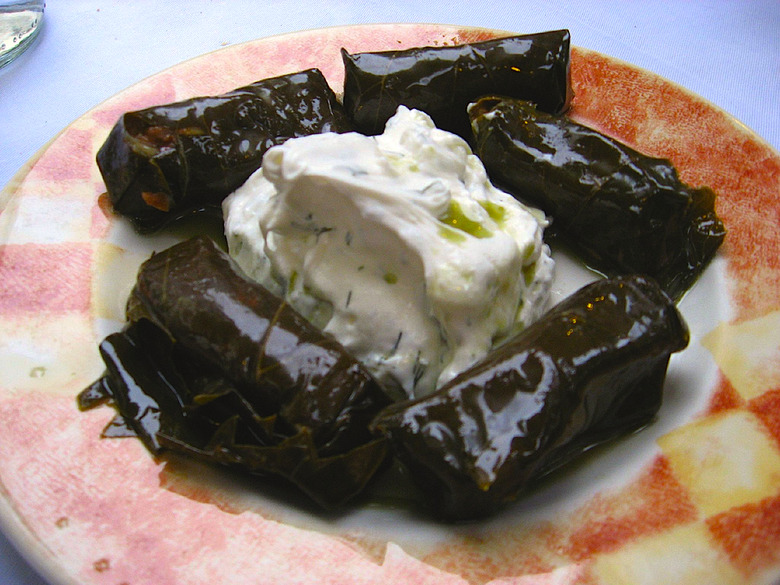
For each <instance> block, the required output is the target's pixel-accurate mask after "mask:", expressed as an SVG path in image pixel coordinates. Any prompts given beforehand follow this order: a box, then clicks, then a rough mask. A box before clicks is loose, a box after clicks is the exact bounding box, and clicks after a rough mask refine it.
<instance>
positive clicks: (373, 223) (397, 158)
mask: <svg viewBox="0 0 780 585" xmlns="http://www.w3.org/2000/svg"><path fill="white" fill-rule="evenodd" d="M223 209H224V215H225V233H226V236H227V240H228V245H229V250H230V254H231V255H232V256H233V257H234V258H235V259H236V261H237V262H238V263H239V265H240V266H241V267H242V268H243V269H244V270H245V271H246V272H247V274H249V275H250V276H251V277H253V278H255V279H257V280H258V281H259V282H261V283H262V284H264V285H265V286H267V287H269V288H270V289H271V290H274V291H275V292H277V293H279V294H281V295H284V296H285V297H286V298H287V300H288V302H289V303H290V304H291V305H292V306H294V307H295V308H296V309H297V310H299V311H300V312H301V313H303V314H304V315H305V316H306V317H307V318H308V319H309V320H310V321H312V322H313V323H314V324H315V325H317V326H319V327H320V328H321V329H323V330H324V331H326V332H328V333H330V334H332V335H333V336H335V337H336V338H337V339H338V340H339V341H340V342H341V343H342V344H343V345H344V346H345V347H346V348H347V350H349V351H350V352H351V353H352V355H354V356H355V357H356V358H357V359H359V360H360V361H362V362H363V363H364V364H365V365H366V366H367V367H368V368H369V370H371V371H372V372H373V373H374V375H375V376H376V377H377V378H378V379H379V381H380V382H383V383H384V384H385V385H387V386H388V387H390V388H400V389H402V390H403V392H404V393H405V394H406V395H407V396H421V395H424V394H427V393H430V392H432V391H433V390H434V389H435V388H436V387H437V386H439V385H441V384H443V383H444V382H446V381H447V380H449V379H451V378H452V377H454V376H455V375H456V374H457V373H459V372H460V371H462V370H463V369H465V368H466V367H468V366H469V365H471V364H473V363H474V362H475V361H477V360H478V359H480V358H481V357H483V356H484V355H485V354H486V353H487V352H488V351H489V350H490V348H491V347H492V346H493V345H494V344H497V343H500V342H501V340H502V339H503V338H505V337H506V336H508V335H510V334H512V333H514V332H516V331H518V330H519V329H521V328H522V327H523V326H524V325H525V324H528V323H530V322H531V321H533V320H535V319H536V318H538V317H539V316H540V315H541V314H542V313H543V312H544V311H545V310H546V309H547V308H548V298H549V292H550V285H551V281H552V276H553V260H552V258H551V256H550V250H549V248H548V247H547V246H546V245H545V244H544V243H543V242H542V232H543V228H544V227H545V226H546V225H547V222H546V220H545V218H544V216H543V214H542V213H541V212H539V211H538V210H533V209H530V208H528V207H526V206H524V205H522V204H520V203H518V202H517V201H516V200H515V199H514V198H513V197H511V196H510V195H508V194H506V193H504V192H503V191H500V190H498V189H496V188H495V187H493V186H492V185H491V184H490V182H489V181H488V179H487V176H486V173H485V170H484V167H483V166H482V163H481V162H480V160H479V159H478V158H477V157H476V156H475V155H474V154H472V152H471V150H470V148H469V146H468V144H467V143H466V142H465V141H464V140H462V139H461V138H460V137H458V136H456V135H454V134H450V133H448V132H444V131H442V130H439V129H437V128H435V127H434V125H433V122H432V121H431V119H430V118H429V117H428V116H427V115H426V114H424V113H422V112H419V111H416V110H409V109H407V108H405V107H403V106H402V107H400V108H399V110H398V112H397V113H396V115H395V116H394V117H393V118H391V119H390V120H389V121H388V123H387V127H386V129H385V132H384V134H382V135H380V136H374V137H368V136H363V135H360V134H357V133H348V134H320V135H313V136H307V137H303V138H296V139H292V140H289V141H287V142H285V143H284V144H282V145H280V146H276V147H274V148H271V149H270V150H269V151H268V152H267V153H266V154H265V157H264V158H263V166H262V169H261V170H259V171H257V172H256V173H255V174H254V175H252V176H251V177H250V178H249V179H248V180H247V182H246V183H245V184H244V185H243V186H242V187H241V188H239V189H238V190H237V191H236V192H235V193H233V194H232V195H230V196H229V197H228V198H227V199H226V200H225V202H224V205H223Z"/></svg>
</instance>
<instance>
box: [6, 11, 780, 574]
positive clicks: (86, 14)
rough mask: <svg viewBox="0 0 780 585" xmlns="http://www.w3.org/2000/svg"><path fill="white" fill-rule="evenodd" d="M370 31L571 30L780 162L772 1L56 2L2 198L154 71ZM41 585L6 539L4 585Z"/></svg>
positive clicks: (776, 18)
mask: <svg viewBox="0 0 780 585" xmlns="http://www.w3.org/2000/svg"><path fill="white" fill-rule="evenodd" d="M376 22H432V23H434V22H435V23H445V24H463V25H475V26H483V27H491V28H498V29H505V30H511V31H516V32H522V33H530V32H538V31H543V30H551V29H559V28H568V29H569V30H570V31H571V34H572V42H573V43H574V44H575V45H578V46H581V47H586V48H589V49H594V50H597V51H600V52H602V53H605V54H609V55H612V56H615V57H618V58H620V59H623V60H625V61H628V62H630V63H633V64H635V65H639V66H641V67H644V68H646V69H649V70H651V71H653V72H655V73H658V74H660V75H662V76H663V77H665V78H667V79H670V80H673V81H675V82H677V83H679V84H681V85H683V86H685V87H687V88H688V89H690V90H692V91H694V92H696V93H698V94H699V95H701V96H703V97H705V98H706V99H708V100H709V101H710V102H712V103H714V104H715V105H717V106H719V107H720V108H722V109H724V110H726V111H727V112H728V113H730V114H731V115H732V116H734V117H735V118H737V119H738V120H740V121H741V122H742V123H744V124H745V125H746V126H748V127H750V128H751V129H752V130H754V131H755V132H756V133H757V134H758V135H760V136H761V137H763V138H764V139H765V140H766V141H768V142H769V143H770V144H771V145H772V146H774V148H775V149H778V150H780V2H778V1H777V0H762V1H737V0H731V1H715V0H706V1H702V0H698V1H696V2H694V1H679V2H671V1H669V2H664V1H660V0H643V1H642V2H633V1H631V2H627V1H625V0H616V1H604V2H595V1H584V0H558V1H556V2H554V3H547V2H540V1H536V2H529V1H526V0H491V1H489V2H487V1H481V0H480V1H474V0H465V1H463V0H461V1H458V2H445V1H443V0H426V1H425V2H419V1H417V0H400V1H396V2H388V1H387V0H361V1H358V0H330V1H329V2H310V1H308V0H266V1H258V0H179V1H171V0H135V1H133V2H129V1H127V0H124V1H123V0H48V2H47V7H46V13H45V17H44V28H43V29H42V31H41V34H40V36H39V38H38V40H37V41H36V44H35V45H34V46H33V47H32V48H31V49H30V50H28V51H27V52H26V53H25V54H23V55H22V56H21V57H20V58H19V59H18V60H17V61H16V62H14V63H12V64H11V65H10V66H8V67H6V68H5V69H2V70H0V187H3V186H5V185H6V184H7V183H8V182H9V181H10V180H11V178H12V177H13V175H14V174H15V173H16V171H17V170H18V169H19V167H21V166H22V164H24V162H25V161H26V160H28V159H29V158H30V157H32V156H33V155H34V154H35V153H36V151H38V150H39V149H40V148H42V147H43V146H44V145H45V144H46V143H47V142H48V141H49V140H50V139H51V138H52V137H53V136H55V135H56V134H57V133H58V132H59V131H61V130H62V129H63V128H65V127H66V126H68V125H69V124H70V123H71V122H72V121H74V120H75V119H77V118H78V117H80V116H81V115H82V114H84V113H85V112H87V111H88V110H90V109H91V108H93V107H94V106H96V105H98V104H99V103H100V102H102V101H103V100H105V99H106V98H108V97H110V96H112V95H113V94H115V93H117V92H119V91H121V90H122V89H124V88H125V87H127V86H129V85H131V84H133V83H135V82H137V81H139V80H141V79H143V78H145V77H147V76H149V75H151V74H153V73H156V72H157V71H160V70H162V69H165V68H167V67H170V66H172V65H175V64H176V63H179V62H181V61H184V60H186V59H189V58H191V57H195V56H197V55H200V54H203V53H207V52H210V51H213V50H216V49H220V48H222V47H224V46H226V45H228V44H236V43H240V42H243V41H248V40H252V39H256V38H260V37H264V36H269V35H276V34H280V33H286V32H292V31H296V30H301V29H311V28H319V27H326V26H335V25H343V24H361V23H376ZM0 424H2V421H0ZM0 465H2V462H0ZM45 583H46V582H45V581H44V580H43V579H42V578H41V577H40V576H38V574H37V573H36V571H35V569H34V568H33V567H32V566H31V565H30V564H29V562H28V560H27V559H25V558H24V557H23V556H22V555H20V554H19V552H17V550H16V549H15V547H14V544H13V543H12V542H11V541H9V539H8V538H7V537H6V536H4V535H3V533H2V532H0V584H3V585H44V584H45Z"/></svg>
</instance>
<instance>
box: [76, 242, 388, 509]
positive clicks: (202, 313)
mask: <svg viewBox="0 0 780 585" xmlns="http://www.w3.org/2000/svg"><path fill="white" fill-rule="evenodd" d="M127 315H128V325H127V326H126V327H125V329H123V330H122V331H120V332H117V333H114V334H112V335H110V336H108V337H107V338H106V339H105V340H104V341H103V342H102V343H101V345H100V352H101V356H102V358H103V361H104V362H105V364H106V373H105V375H104V376H103V377H102V378H101V379H99V380H98V381H96V382H95V383H94V384H93V385H92V386H90V387H89V388H87V389H85V390H84V391H83V392H82V394H81V395H80V397H79V404H80V406H81V407H82V408H90V407H92V406H95V405H97V404H100V403H102V402H105V401H106V400H110V401H111V402H112V403H113V405H114V406H115V407H116V409H117V410H118V412H119V416H120V421H119V423H117V422H114V423H112V425H110V427H111V429H112V430H111V431H110V432H109V434H115V433H114V432H113V431H114V430H115V429H116V428H117V426H122V424H124V426H125V427H127V428H128V429H129V430H131V431H132V432H133V434H134V435H136V436H137V437H138V438H139V439H141V440H142V441H143V442H144V444H145V445H146V446H147V447H148V448H149V450H150V451H151V452H152V453H155V454H157V453H161V452H163V451H166V450H168V451H174V452H179V453H183V454H186V455H189V456H193V457H196V458H198V459H201V460H204V461H208V462H211V463H219V464H222V465H226V466H230V467H236V468H238V469H241V470H243V471H247V472H249V473H252V474H257V475H269V476H273V477H276V478H282V479H283V480H286V481H288V482H292V483H293V484H294V485H296V486H297V487H298V488H300V490H302V491H303V492H304V493H306V494H307V495H308V496H309V497H310V498H311V499H312V500H314V501H315V502H317V503H318V504H320V505H321V506H323V507H325V508H337V507H339V506H341V505H342V504H344V503H345V502H346V501H348V500H349V499H351V498H353V497H354V496H356V495H357V494H359V493H360V492H362V491H363V489H364V488H365V486H366V485H367V484H368V483H369V481H370V480H371V479H372V477H374V475H375V474H376V472H377V471H378V470H379V469H381V468H382V466H383V465H384V464H385V463H386V461H387V454H388V449H387V446H386V441H385V440H384V439H382V438H377V437H376V436H374V435H373V434H372V433H371V431H370V430H369V427H368V425H369V422H370V420H371V419H372V418H373V417H374V416H375V414H376V413H377V412H378V411H379V410H380V409H381V408H383V407H384V406H387V405H388V404H389V403H390V401H389V399H388V398H387V397H386V395H385V393H384V392H383V390H382V388H381V387H380V386H379V385H378V384H377V382H376V381H375V380H374V379H373V378H372V377H371V375H370V374H369V373H368V372H367V371H366V370H365V369H364V368H363V367H362V366H361V365H360V364H359V363H358V362H356V361H355V360H354V358H352V357H351V356H350V355H349V354H347V352H346V351H345V350H344V349H343V347H342V346H341V345H340V344H339V343H338V342H337V341H335V339H333V338H332V337H330V336H328V335H326V334H323V333H321V332H320V331H319V330H317V329H316V328H315V327H313V326H312V325H311V324H310V323H309V322H308V321H306V320H305V319H304V318H303V317H302V316H300V315H299V314H298V313H297V312H295V311H294V310H293V309H292V308H291V307H290V306H289V305H287V304H286V303H285V302H284V300H282V299H280V298H278V297H276V296H275V295H273V294H271V293H270V292H269V291H267V290H266V289H265V288H263V287H262V286H260V285H258V284H256V283H254V282H252V281H250V280H248V279H247V278H246V277H245V276H244V275H243V273H241V272H240V270H239V269H238V268H237V267H236V265H235V264H234V263H233V261H232V259H231V258H230V257H229V256H228V255H227V254H225V253H224V252H223V251H222V250H220V249H219V248H217V246H216V245H215V244H214V243H213V242H212V241H211V240H209V239H207V238H205V237H197V238H192V239H190V240H185V241H184V242H182V243H179V244H176V245H175V246H173V247H171V248H169V249H167V250H165V251H163V252H161V253H158V254H155V255H153V256H152V257H151V258H150V259H148V260H147V261H146V262H145V263H144V264H143V265H142V266H141V268H140V270H139V273H138V278H137V282H136V286H135V288H134V290H133V293H132V294H131V297H130V300H129V301H128V308H127ZM120 434H121V433H120Z"/></svg>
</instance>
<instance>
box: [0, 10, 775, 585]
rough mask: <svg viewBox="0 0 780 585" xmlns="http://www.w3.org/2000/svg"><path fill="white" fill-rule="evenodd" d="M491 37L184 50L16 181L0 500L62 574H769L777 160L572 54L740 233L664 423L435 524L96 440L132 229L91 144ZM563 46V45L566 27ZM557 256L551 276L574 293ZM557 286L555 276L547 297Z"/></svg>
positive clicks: (94, 579)
mask: <svg viewBox="0 0 780 585" xmlns="http://www.w3.org/2000/svg"><path fill="white" fill-rule="evenodd" d="M500 34H502V33H501V32H499V31H488V30H480V29H472V28H459V27H450V26H438V25H380V26H377V25H371V26H355V27H345V28H333V29H325V30H316V31H308V32H301V33H296V34H291V35H285V36H280V37H275V38H269V39H262V40H258V41H254V42H249V43H246V44H242V45H236V46H232V47H229V48H226V49H223V50H221V51H217V52H215V53H212V54H209V55H205V56H203V57H199V58H197V59H194V60H192V61H188V62H185V63H182V64H180V65H177V66H175V67H173V68H171V69H169V70H167V71H164V72H162V73H160V74H157V75H155V76H153V77H151V78H149V79H146V80H144V81H142V82H140V83H138V84H137V85H134V86H133V87H131V88H129V89H127V90H125V91H123V92H122V93H120V94H119V95H117V96H115V97H114V98H112V99H110V100H108V101H107V102H105V103H104V104H102V105H100V106H98V107H97V108H95V109H94V110H92V111H90V112H89V113H87V114H85V115H84V116H83V117H81V118H79V119H78V120H76V121H75V122H74V123H73V124H72V125H70V126H69V127H68V128H67V129H66V130H65V131H64V132H62V133H61V134H60V135H59V136H57V137H56V138H55V139H54V140H53V141H52V142H51V143H50V144H49V145H48V146H47V147H46V148H45V149H44V151H43V152H42V153H40V154H39V155H38V156H37V157H36V158H35V159H34V160H32V161H30V163H29V164H28V165H27V166H26V167H25V168H24V169H23V170H22V171H21V172H20V173H19V175H18V177H17V179H15V181H14V182H13V183H12V184H11V185H10V187H9V189H8V190H7V191H6V193H5V194H4V198H3V203H4V210H3V212H2V216H1V217H0V243H1V246H0V283H2V284H0V287H2V288H1V289H0V290H2V293H1V295H0V348H2V349H0V360H1V363H0V421H2V422H0V494H1V496H2V497H1V498H0V509H1V510H2V516H3V519H4V523H5V529H6V530H7V531H8V532H9V533H10V534H11V535H12V537H13V538H14V540H15V541H16V542H17V543H18V544H19V546H20V547H21V548H22V550H23V551H24V552H25V553H26V554H27V555H28V557H29V558H31V560H32V562H33V563H34V564H35V565H36V567H38V568H39V570H41V571H42V573H43V574H44V575H45V576H46V577H47V578H48V579H50V580H51V581H52V582H53V583H57V584H62V585H70V584H80V585H91V584H96V585H97V584H100V585H103V584H111V585H141V584H150V585H172V584H180V583H187V584H188V585H199V584H203V585H212V584H214V583H219V584H222V585H228V584H233V583H235V584H241V585H245V584H251V583H275V584H293V583H319V584H327V583H338V584H339V585H351V584H358V583H360V584H364V583H404V584H411V585H414V584H434V583H435V584H453V585H454V584H459V585H463V584H480V585H482V584H487V583H490V584H493V585H498V584H502V585H509V584H514V585H529V584H552V583H555V584H573V583H583V584H602V583H603V584H628V583H643V584H651V583H652V584H655V583H657V584H667V583H678V584H681V583H691V584H692V583H697V584H698V583H707V582H718V583H724V584H731V583H738V584H744V583H771V582H775V580H776V579H777V578H778V576H779V575H780V295H779V294H778V291H780V238H779V237H778V235H779V234H778V231H779V230H780V189H779V187H778V186H779V185H780V155H779V154H778V153H777V152H776V151H774V150H773V149H772V148H771V147H770V146H768V145H767V144H766V143H765V142H763V141H762V140H761V139H760V138H758V137H757V136H756V135H755V134H753V133H752V132H751V131H750V130H748V129H747V128H745V127H744V126H742V125H740V124H739V123H738V122H736V121H735V120H734V119H732V118H731V117H730V116H729V115H727V114H726V113H724V112H723V111H720V110H718V109H717V108H715V107H713V106H712V105H711V104H709V103H707V102H705V101H704V100H702V99H701V98H699V97H697V96H695V95H692V94H691V93H689V92H687V91H686V90H684V89H682V88H680V87H678V86H676V85H674V84H672V83H670V82H668V81H665V80H664V79H661V78H659V77H657V76H656V75H654V74H651V73H649V72H647V71H643V70H640V69H637V68H636V67H633V66H631V65H628V64H626V63H622V62H619V61H616V60H615V59H612V58H609V57H606V56H603V55H600V54H597V53H594V52H591V51H588V50H584V49H579V48H575V49H574V50H573V56H572V76H573V84H574V91H575V95H576V97H575V100H574V106H573V115H574V116H575V117H576V118H577V119H579V120H580V121H583V122H586V123H588V124H590V125H593V126H595V127H597V128H599V129H600V130H602V131H604V132H606V133H608V134H611V135H613V136H615V137H617V138H619V139H621V140H623V141H625V142H627V143H629V144H631V145H633V146H634V147H636V148H638V149H640V150H642V151H644V152H646V153H648V154H651V155H657V156H665V157H668V158H670V159H671V160H672V161H673V162H674V163H675V164H676V166H677V167H678V169H679V170H680V173H681V175H682V178H683V179H684V180H685V181H686V182H688V183H692V184H695V185H700V184H706V185H710V186H711V187H712V188H714V189H715V191H716V192H717V193H718V194H719V199H718V204H717V205H718V212H719V214H720V215H721V217H722V218H723V219H724V220H725V223H726V225H727V227H728V229H729V233H728V236H727V239H726V243H725V244H724V246H723V248H722V250H721V251H720V253H719V255H718V257H717V258H716V260H715V262H714V263H713V264H712V265H711V266H710V267H709V268H708V270H707V271H706V272H705V274H704V276H703V277H702V279H701V280H700V281H699V282H698V283H697V284H696V286H695V287H694V288H693V290H692V291H691V292H690V293H689V294H688V295H687V296H686V297H685V298H684V299H683V301H682V303H681V305H680V306H681V310H682V312H683V314H684V315H685V317H686V319H687V320H688V322H689V324H690V326H691V330H692V341H691V345H690V347H689V348H688V349H686V350H685V351H684V352H682V353H680V354H677V355H675V356H674V358H673V360H672V363H671V365H670V370H669V377H668V382H667V386H666V393H665V397H666V398H665V403H664V406H663V408H662V410H661V412H660V414H659V417H658V420H657V421H656V422H655V423H654V424H652V425H651V426H650V427H649V428H647V429H645V430H644V431H642V432H641V433H638V434H635V435H632V436H630V437H627V438H625V439H624V440H621V441H618V442H617V443H615V444H613V445H612V446H609V447H606V448H601V449H597V450H595V451H593V452H591V453H589V454H588V455H587V456H586V457H585V458H584V459H583V460H582V461H580V462H578V463H577V464H575V465H573V466H571V467H570V468H568V469H566V470H564V471H562V472H560V473H557V474H556V475H555V476H554V477H551V478H549V479H548V480H545V481H544V482H543V483H542V484H540V485H539V486H538V487H537V488H536V489H534V491H533V492H532V493H530V494H528V495H527V497H525V498H523V499H522V500H520V501H519V502H517V504H516V505H514V506H512V507H510V508H509V509H508V510H506V511H505V513H503V514H500V515H499V516H498V517H496V518H492V519H490V520H486V521H483V522H477V523H471V524H466V525H456V526H447V525H441V524H436V523H435V522H432V521H431V520H430V519H428V518H427V517H425V516H424V515H421V514H418V513H417V512H415V511H413V509H412V508H411V507H409V506H404V505H403V504H400V505H391V504H388V503H387V501H388V500H387V498H378V500H382V501H383V502H384V503H382V504H378V503H377V504H372V505H368V504H367V505H361V506H358V507H357V508H356V509H354V510H351V511H349V512H347V513H345V514H343V515H339V516H323V515H320V514H317V513H315V512H313V511H311V510H309V509H307V508H306V507H305V506H300V505H297V504H296V503H294V502H291V501H290V499H289V498H288V497H286V496H285V495H284V494H279V493H274V492H272V491H271V490H270V489H266V488H264V487H263V486H262V485H256V484H252V482H250V481H247V480H245V479H241V478H238V477H235V476H232V475H229V474H227V473H223V472H222V471H217V470H211V469H207V468H203V467H199V466H197V465H195V464H192V463H187V462H183V461H168V462H160V461H155V460H153V459H152V458H151V457H150V456H149V455H148V454H147V452H146V451H145V450H144V448H143V447H142V446H141V444H140V442H138V441H135V440H132V439H113V440H111V439H100V438H99V437H100V433H101V430H102V429H103V427H104V425H105V424H106V423H107V422H108V421H109V419H110V418H111V417H112V415H113V411H112V410H111V409H110V408H98V409H95V410H92V411H89V412H86V413H81V412H79V411H78V410H77V409H76V404H75V396H76V394H77V393H78V392H79V391H80V390H81V389H82V388H83V387H85V386H86V385H87V384H89V383H90V382H92V381H93V380H94V379H95V378H97V377H98V376H99V375H100V374H101V373H102V363H101V361H100V359H99V356H98V352H97V344H98V342H99V341H100V340H101V339H102V337H103V336H104V335H105V334H106V333H108V332H109V331H112V330H115V329H117V328H118V327H120V326H121V320H122V309H123V304H124V300H125V298H126V295H127V292H128V290H129V287H130V286H131V284H132V281H133V278H134V273H135V270H136V268H137V266H138V264H139V263H140V262H141V260H142V259H144V258H145V257H146V255H148V253H149V252H151V251H152V250H154V249H160V248H162V247H163V246H166V245H168V244H169V243H172V241H173V238H174V237H175V236H171V235H168V236H159V237H154V238H142V237H140V236H137V235H136V234H134V233H133V232H132V230H130V229H129V228H128V227H127V224H126V223H125V222H124V221H122V220H117V219H116V218H113V217H111V216H110V214H109V213H107V211H106V210H105V209H104V208H103V207H102V206H101V205H100V204H99V200H100V199H99V195H100V194H101V193H102V192H103V190H104V187H103V184H102V181H101V178H100V175H99V173H98V170H97V168H96V165H95V164H94V158H95V153H96V151H97V149H98V148H99V146H100V145H101V144H102V142H103V140H104V139H105V137H106V136H107V134H108V131H109V130H110V128H111V127H112V126H113V124H114V123H115V121H116V120H117V118H118V116H119V115H120V114H121V113H122V112H124V111H126V110H131V109H138V108H142V107H146V106H151V105H155V104H160V103H165V102H171V101H174V100H179V99H183V98H187V97H191V96H195V95H208V94H215V93H220V92H224V91H227V90H230V89H233V88H235V87H239V86H241V85H245V84H248V83H250V82H253V81H255V80H257V79H261V78H264V77H269V76H273V75H279V74H282V73H288V72H292V71H297V70H300V69H304V68H308V67H313V66H317V67H319V68H320V69H321V70H322V71H323V73H324V74H325V75H326V77H327V78H328V79H329V81H330V82H331V84H332V85H333V87H334V88H335V89H339V88H340V87H341V83H342V77H343V73H342V69H341V60H340V56H339V49H340V48H341V47H342V46H344V47H346V48H347V49H348V50H350V51H367V50H383V49H397V48H403V47H409V46H419V45H431V44H433V45H437V44H438V45H441V44H451V43H460V42H468V41H477V40H484V39H487V38H491V37H494V36H497V35H500ZM574 42H575V44H576V39H574ZM570 268H571V266H568V267H567V263H566V261H565V259H563V260H562V261H561V263H560V273H559V277H558V281H559V283H561V284H560V286H561V287H564V288H565V286H566V283H565V281H566V275H567V274H569V270H570ZM560 290H563V288H562V289H560Z"/></svg>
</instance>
